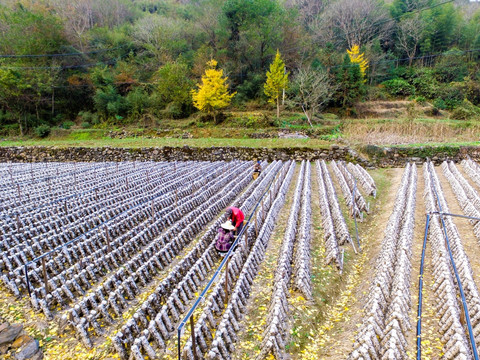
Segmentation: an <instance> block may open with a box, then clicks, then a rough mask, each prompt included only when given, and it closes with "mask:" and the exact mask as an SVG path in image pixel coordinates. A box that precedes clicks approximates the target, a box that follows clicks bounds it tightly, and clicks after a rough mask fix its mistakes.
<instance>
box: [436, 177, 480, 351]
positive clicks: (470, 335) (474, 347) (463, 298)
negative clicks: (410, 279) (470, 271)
mask: <svg viewBox="0 0 480 360" xmlns="http://www.w3.org/2000/svg"><path fill="white" fill-rule="evenodd" d="M430 177H431V178H432V187H433V191H434V192H435V197H436V198H437V204H438V208H439V210H440V211H439V212H438V213H439V214H444V213H443V209H442V205H441V204H440V198H439V196H438V193H437V188H436V187H435V182H434V181H433V176H432V175H430ZM460 217H461V216H460ZM440 221H441V222H442V228H443V233H444V235H445V242H446V244H447V249H448V255H449V257H450V262H451V264H452V268H453V272H454V273H455V278H456V280H457V284H458V289H459V291H460V297H461V298H462V305H463V310H464V311H465V319H466V322H467V329H468V336H469V338H470V345H471V347H472V352H473V357H474V358H475V360H479V358H478V350H477V344H476V343H475V337H474V335H473V329H472V322H471V320H470V314H469V313H468V306H467V301H466V299H465V293H464V292H463V286H462V281H461V280H460V275H458V270H457V266H456V265H455V261H454V259H453V254H452V249H451V248H450V240H449V238H448V234H447V227H446V225H445V221H444V220H443V217H440Z"/></svg>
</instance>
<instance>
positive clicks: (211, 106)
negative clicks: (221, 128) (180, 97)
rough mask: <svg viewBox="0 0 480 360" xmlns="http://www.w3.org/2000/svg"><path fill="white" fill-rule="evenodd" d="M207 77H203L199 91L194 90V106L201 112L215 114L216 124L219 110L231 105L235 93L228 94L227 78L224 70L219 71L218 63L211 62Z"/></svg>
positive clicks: (206, 72) (206, 73)
mask: <svg viewBox="0 0 480 360" xmlns="http://www.w3.org/2000/svg"><path fill="white" fill-rule="evenodd" d="M207 65H208V69H206V70H205V75H203V76H202V83H201V84H198V90H192V98H193V105H194V106H195V107H196V108H197V109H198V110H200V111H204V112H206V113H207V114H213V119H214V121H215V122H216V121H217V118H216V113H217V110H219V109H223V108H224V107H227V106H228V105H230V102H231V101H232V98H233V97H234V96H235V94H236V93H235V92H234V93H232V94H230V93H229V92H228V84H227V79H228V78H227V77H224V76H223V70H221V69H220V70H217V69H216V67H217V62H216V61H215V60H210V61H209V62H208V63H207Z"/></svg>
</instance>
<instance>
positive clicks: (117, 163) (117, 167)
mask: <svg viewBox="0 0 480 360" xmlns="http://www.w3.org/2000/svg"><path fill="white" fill-rule="evenodd" d="M117 174H118V162H117Z"/></svg>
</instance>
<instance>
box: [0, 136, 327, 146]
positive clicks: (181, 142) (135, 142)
mask: <svg viewBox="0 0 480 360" xmlns="http://www.w3.org/2000/svg"><path fill="white" fill-rule="evenodd" d="M80 134H82V133H80ZM80 134H79V135H76V136H77V138H76V139H63V140H49V139H45V140H37V139H30V140H21V141H1V142H0V146H56V147H72V146H83V147H103V146H111V147H126V148H142V147H161V146H172V147H181V146H185V145H187V146H192V147H201V148H204V147H211V146H222V147H224V146H237V147H239V146H244V147H251V148H262V147H265V148H295V147H299V148H314V149H317V148H321V149H324V148H329V147H330V145H331V143H330V142H328V141H325V140H320V139H221V138H203V139H176V138H153V139H146V138H126V139H111V138H101V139H92V138H91V135H80ZM82 137H87V138H86V139H82Z"/></svg>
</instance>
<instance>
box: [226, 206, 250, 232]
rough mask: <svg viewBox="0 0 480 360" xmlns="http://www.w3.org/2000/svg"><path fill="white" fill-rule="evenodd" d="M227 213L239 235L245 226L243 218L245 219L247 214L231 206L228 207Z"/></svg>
mask: <svg viewBox="0 0 480 360" xmlns="http://www.w3.org/2000/svg"><path fill="white" fill-rule="evenodd" d="M226 214H227V216H228V220H231V221H232V224H233V226H235V228H234V229H233V230H234V231H235V232H236V234H237V235H238V234H240V232H241V231H242V228H243V220H245V215H243V212H242V210H240V209H239V208H236V207H233V206H230V207H229V208H227V211H226Z"/></svg>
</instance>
